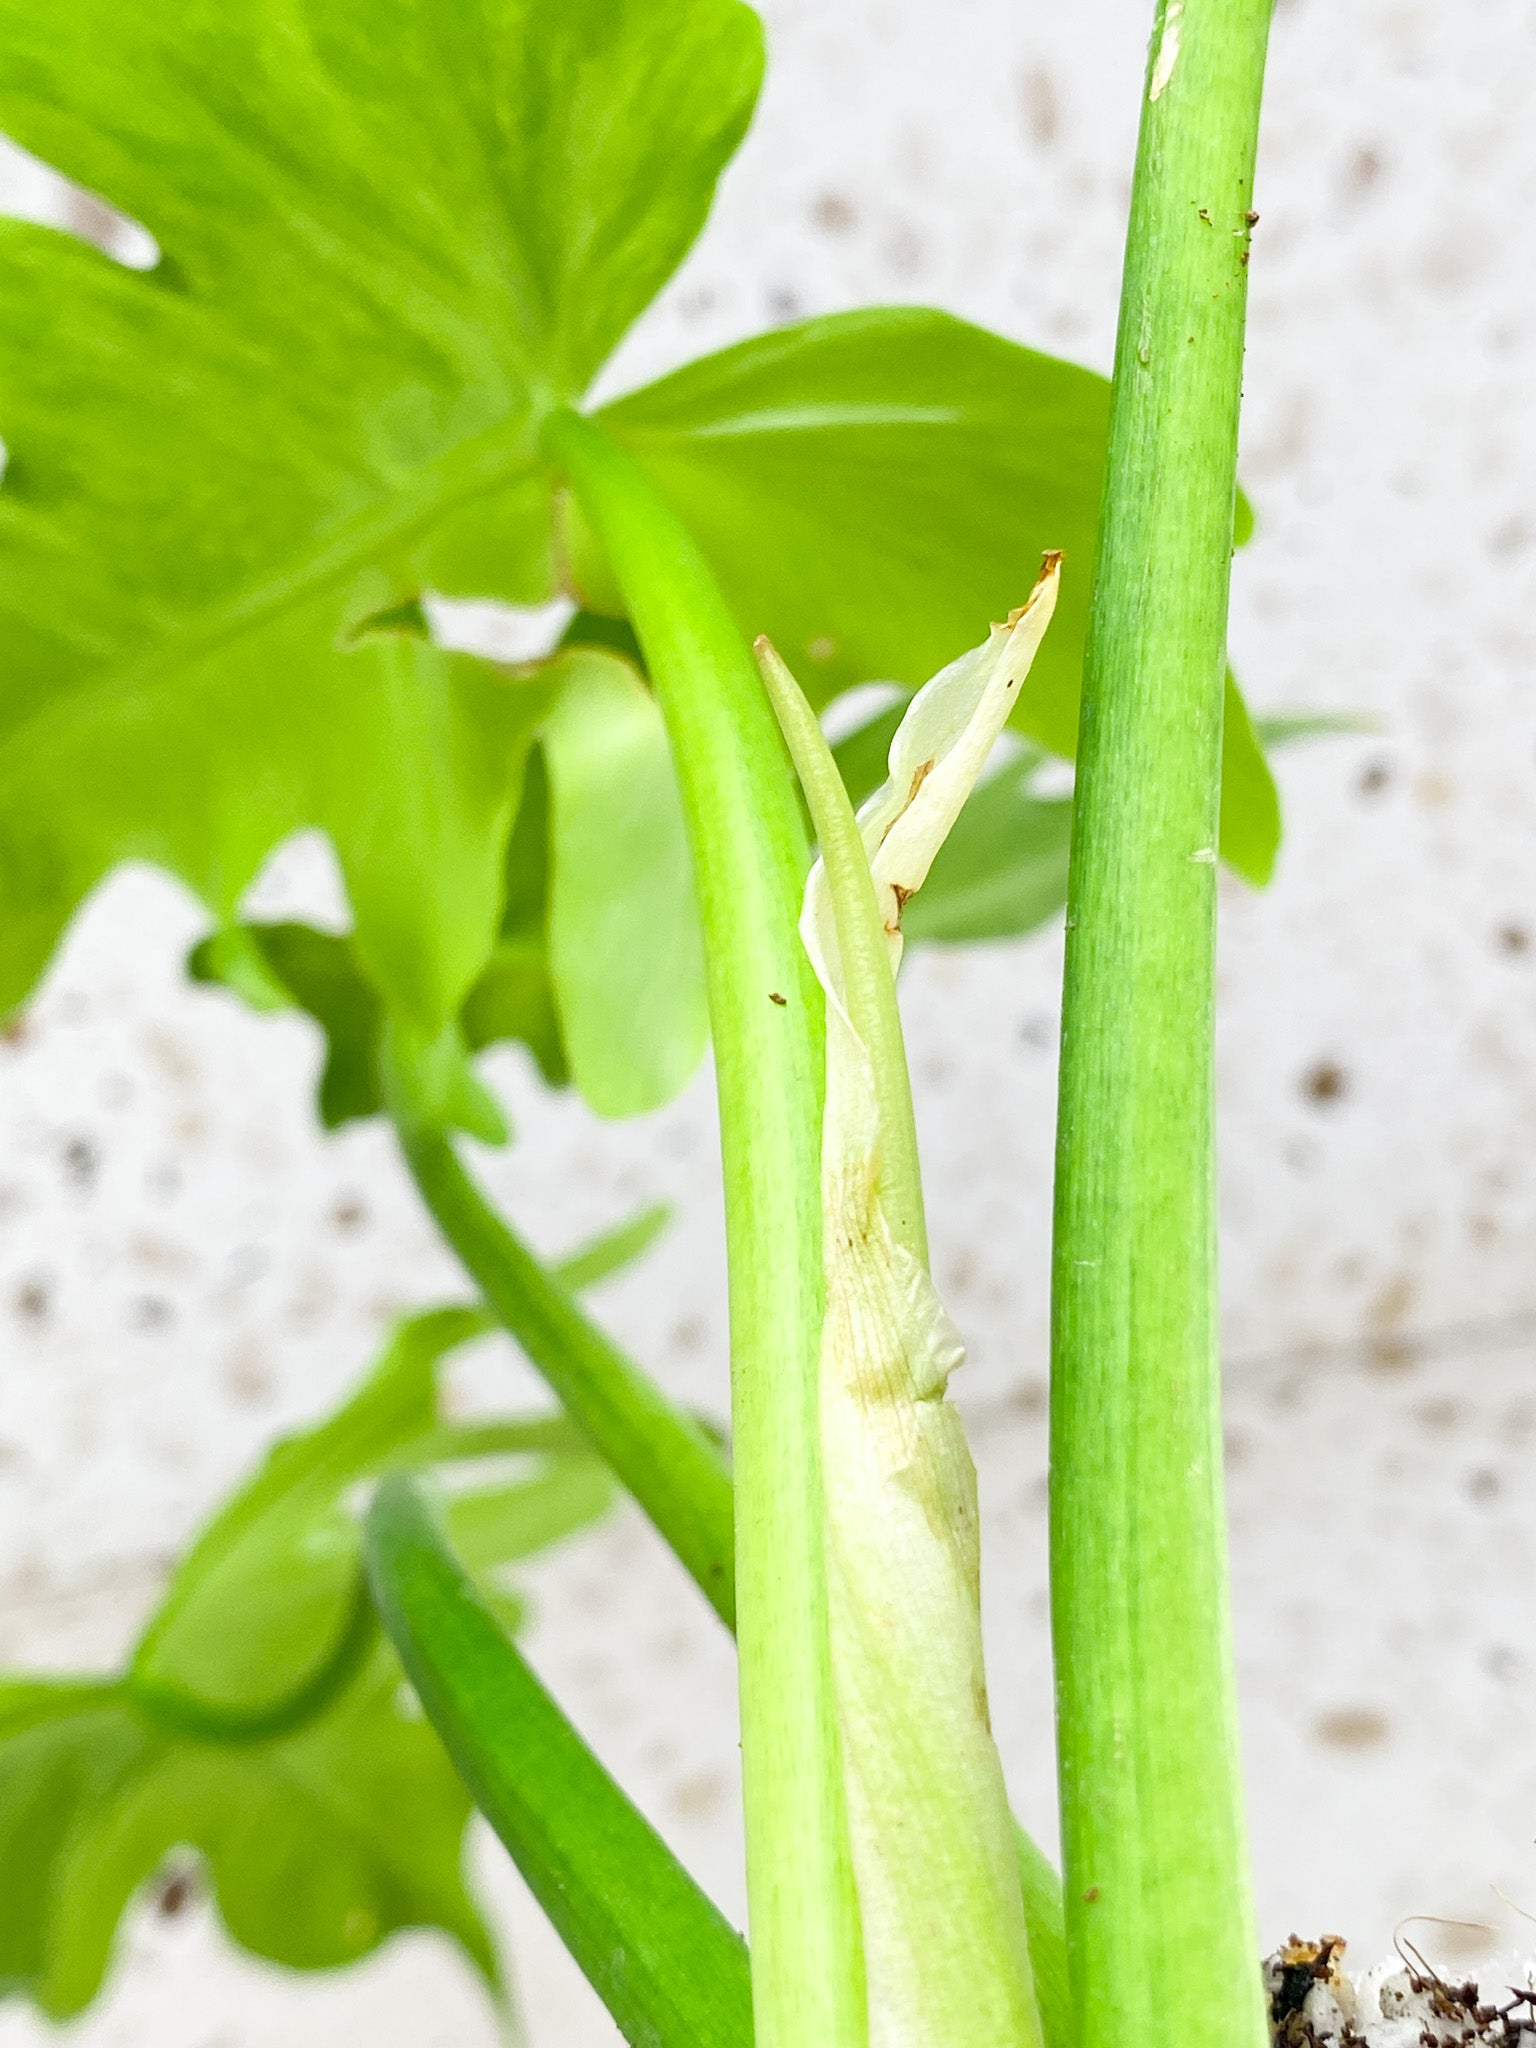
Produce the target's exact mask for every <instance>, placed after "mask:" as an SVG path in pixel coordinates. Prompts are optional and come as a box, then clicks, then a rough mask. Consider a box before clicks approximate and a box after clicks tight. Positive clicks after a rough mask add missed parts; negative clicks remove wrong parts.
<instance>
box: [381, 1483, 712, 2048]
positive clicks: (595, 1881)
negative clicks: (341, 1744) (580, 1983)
mask: <svg viewBox="0 0 1536 2048" xmlns="http://www.w3.org/2000/svg"><path fill="white" fill-rule="evenodd" d="M365 1541H366V1550H367V1558H368V1570H369V1574H370V1576H371V1578H372V1581H373V1586H374V1593H375V1597H376V1599H377V1601H378V1606H379V1612H380V1614H381V1616H382V1617H383V1620H384V1625H385V1627H386V1628H387V1629H388V1631H389V1634H390V1638H391V1640H392V1641H393V1643H394V1645H395V1648H396V1650H397V1651H398V1652H399V1655H400V1661H401V1662H402V1664H403V1665H404V1666H405V1669H406V1672H407V1674H408V1676H409V1677H410V1680H411V1683H412V1684H413V1685H414V1686H415V1688H416V1691H417V1694H418V1696H419V1697H420V1700H421V1703H422V1705H423V1707H424V1708H425V1709H426V1712H427V1714H428V1716H429V1717H430V1719H431V1721H432V1725H433V1727H434V1728H435V1729H436V1730H437V1733H438V1735H439V1736H440V1738H441V1739H442V1742H443V1745H444V1747H445V1748H446V1749H447V1751H448V1754H449V1755H450V1756H451V1757H452V1758H453V1761H454V1764H455V1766H456V1767H457V1769H458V1771H459V1774H460V1776H461V1777H462V1778H463V1780H464V1782H465V1784H466V1785H467V1786H468V1788H469V1790H470V1793H471V1795H472V1797H473V1798H474V1801H475V1804H476V1805H477V1806H478V1807H479V1809H480V1811H481V1812H482V1813H483V1814H484V1815H485V1817H486V1818H487V1820H489V1821H490V1823H491V1825H492V1827H494V1828H495V1830H496V1832H497V1834H498V1835H500V1837H501V1839H502V1841H503V1842H504V1843H505V1844H506V1846H507V1849H508V1850H509V1852H510V1853H511V1855H512V1857H513V1858H514V1860H515V1861H516V1863H517V1866H518V1868H519V1870H521V1871H522V1873H523V1876H524V1877H525V1878H526V1880H527V1882H528V1885H529V1888H530V1890H531V1891H532V1892H533V1894H534V1896H535V1898H536V1899H537V1900H538V1902H539V1904H540V1905H541V1906H542V1907H543V1908H544V1911H545V1912H546V1913H547V1914H548V1915H549V1919H550V1921H551V1924H552V1925H553V1926H554V1928H555V1930H556V1931H557V1933H558V1934H559V1935H560V1937H561V1939H562V1940H563V1941H564V1943H565V1945H566V1947H567V1948H568V1949H569V1950H570V1952H571V1954H572V1956H573V1957H574V1958H575V1960H576V1962H577V1963H578V1964H579V1965H580V1967H581V1969H582V1970H583V1971H584V1973H585V1974H586V1976H587V1977H588V1979H589V1980H590V1981H591V1983H592V1985H593V1987H594V1989H595V1990H596V1991H597V1993H598V1995H599V1996H600V1997H601V1998H602V2000H603V2002H604V2004H605V2005H606V2006H607V2007H608V2010H609V2011H610V2012H611V2013H612V2015H613V2017H614V2019H615V2021H616V2022H617V2024H618V2026H619V2028H620V2029H621V2031H622V2032H623V2035H624V2038H625V2039H626V2040H627V2041H630V2042H633V2043H636V2044H637V2048H653V2044H657V2048H659V2044H662V2043H665V2044H666V2048H751V2040H752V2002H751V1984H750V1977H749V1971H748V1964H747V1952H746V1949H745V1947H744V1945H743V1943H742V1941H741V1938H740V1936H739V1935H737V1934H736V1933H735V1931H734V1930H733V1929H732V1928H731V1927H730V1926H729V1925H728V1924H727V1922H726V1921H725V1920H724V1919H723V1918H722V1917H721V1915H720V1913H719V1912H718V1911H717V1910H716V1908H715V1907H714V1906H713V1905H712V1904H711V1903H710V1901H709V1899H708V1898H707V1897H706V1896H705V1895H704V1893H703V1892H702V1891H700V1889H699V1887H698V1886H697V1885H696V1884H695V1883H694V1881H693V1879H692V1878H691V1877H689V1875H688V1873H687V1871H686V1870H684V1869H683V1867H682V1865H681V1864H680V1863H679V1862H678V1860H677V1858H676V1857H675V1856H674V1855H673V1854H672V1852H671V1850H670V1849H668V1847H667V1845H666V1843H665V1842H663V1841H662V1839H661V1837H660V1836H659V1835H658V1834H657V1833H656V1831H655V1829H654V1828H652V1827H651V1826H650V1824H649V1823H648V1822H647V1821H646V1820H645V1819H644V1817H643V1816H642V1815H641V1814H640V1813H639V1812H638V1811H637V1810H636V1808H635V1807H634V1806H633V1805H632V1804H631V1802H630V1801H629V1800H628V1799H627V1798H626V1797H625V1795H624V1793H623V1792H622V1791H621V1790H620V1788H619V1787H618V1786H617V1785H616V1784H615V1783H614V1781H613V1779H612V1778H610V1777H609V1775H608V1773H607V1772H606V1771H605V1770H604V1769H603V1767H602V1765H601V1764H600V1763H599V1762H598V1760H597V1758H596V1757H595V1756H594V1755H593V1754H592V1752H591V1750H589V1749H588V1748H587V1746H586V1744H585V1743H584V1742H583V1741H582V1739H581V1737H580V1736H579V1735H578V1734H577V1732H576V1730H575V1729H574V1728H573V1727H572V1726H571V1724H570V1722H569V1721H568V1720H567V1719H566V1718H565V1715H564V1714H563V1713H562V1712H561V1711H560V1708H559V1707H558V1706H557V1705H556V1704H555V1702H554V1700H552V1699H551V1698H550V1696H549V1694H548V1693H547V1692H546V1691H545V1690H544V1688H543V1686H542V1685H541V1684H540V1683H539V1681H538V1679H537V1678H536V1677H535V1676H534V1673H533V1672H532V1670H531V1669H530V1668H529V1666H528V1664H527V1662H526V1661H525V1659H524V1658H523V1656H522V1654H521V1653H520V1652H519V1650H518V1648H517V1645H516V1644H515V1643H513V1642H512V1641H511V1640H510V1638H509V1637H508V1635H507V1632H506V1630H505V1629H504V1628H503V1627H502V1625H501V1621H500V1619H499V1617H498V1616H497V1615H496V1614H495V1613H494V1612H493V1611H492V1610H491V1609H490V1608H489V1607H488V1606H487V1604H486V1602H485V1601H484V1600H483V1599H482V1598H481V1596H480V1594H479V1592H478V1591H477V1590H476V1587H475V1585H474V1583H473V1581H472V1580H471V1579H470V1577H469V1575H468V1573H467V1572H466V1571H465V1570H464V1567H463V1565H462V1563H461V1562H460V1560H459V1558H458V1557H457V1556H456V1555H455V1553H454V1551H453V1549H452V1547H451V1546H450V1544H449V1542H448V1540H447V1538H446V1536H445V1534H444V1531H443V1528H442V1526H441V1524H440V1522H439V1521H438V1519H437V1518H436V1517H435V1516H434V1515H433V1513H432V1512H431V1509H430V1508H429V1506H428V1505H427V1502H426V1500H425V1498H424V1497H423V1495H422V1493H421V1490H420V1489H419V1487H418V1486H417V1485H415V1484H414V1483H413V1482H412V1481H411V1480H409V1479H406V1478H395V1479H390V1480H386V1481H385V1483H384V1485H383V1486H382V1487H381V1488H380V1489H379V1493H378V1496H377V1498H376V1499H375V1501H374V1504H373V1507H372V1510H371V1511H370V1513H369V1516H368V1524H367V1532H366V1538H365Z"/></svg>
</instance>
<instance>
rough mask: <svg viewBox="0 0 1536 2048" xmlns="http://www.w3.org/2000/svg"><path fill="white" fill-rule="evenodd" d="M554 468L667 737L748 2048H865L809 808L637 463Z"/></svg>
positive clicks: (565, 429)
mask: <svg viewBox="0 0 1536 2048" xmlns="http://www.w3.org/2000/svg"><path fill="white" fill-rule="evenodd" d="M546 441H547V445H548V447H549V450H550V453H551V455H552V456H553V458H554V459H555V460H556V461H557V462H558V463H559V464H560V466H561V468H562V469H563V471H564V473H565V475H566V477H567V479H568V481H569V483H570V486H571V488H572V491H573V492H574V495H575V498H576V500H577V503H578V505H579V506H580V509H581V511H582V513H583V514H584V516H585V517H586V519H587V520H588V521H589V523H590V524H591V526H592V527H593V528H594V529H595V531H596V533H597V534H598V536H599V538H600V540H601V542H602V544H603V546H604V548H605V550H606V552H607V555H608V559H609V561H610V563H611V564H612V567H613V570H614V573H615V576H616V577H617V580H618V585H619V588H620V589H621V590H622V592H623V593H624V597H625V601H626V604H627V606H628V609H629V614H630V619H631V623H632V624H633V626H634V629H635V633H636V635H637V637H638V639H639V642H640V645H641V648H642V649H643V651H644V654H645V659H646V664H647V666H648V668H649V670H650V673H651V676H652V679H653V682H654V685H655V689H656V695H657V699H658V701H659V703H660V705H661V709H662V714H663V716H664V718H665V720H666V724H667V731H668V736H669V738H670V741H671V745H672V752H673V758H674V760H675V761H676V764H677V771H678V780H679V787H680V790H681V794H682V801H683V810H684V816H685V818H686V820H687V824H688V834H689V842H690V846H691V849H692V854H693V866H694V875H695V880H696V884H697V889H698V896H699V907H700V914H701V917H702V921H703V929H704V939H705V953H706V960H707V965H708V976H709V1005H710V1022H711V1030H712V1035H713V1042H714V1054H715V1068H716V1078H717V1083H718V1088H719V1100H720V1142H721V1153H722V1165H723V1175H724V1184H725V1207H726V1238H727V1246H728V1251H729V1258H730V1306H731V1405H732V1415H733V1436H734V1446H735V1471H736V1543H737V1564H736V1591H737V1607H738V1640H739V1644H740V1671H741V1677H740V1699H741V1739H742V1775H743V1795H744V1801H745V1810H746V1835H747V1897H748V1907H749V1912H750V1919H751V1935H752V1962H753V1972H752V1974H753V2006H754V2012H755V2016H756V2025H757V2041H758V2048H808V2044H810V2043H813V2042H814V2043H815V2044H816V2048H864V2044H865V2042H866V2035H867V2025H866V2019H865V2008H864V1978H863V1963H862V1956H861V1951H860V1943H859V1928H858V1911H857V1902H856V1899H855V1895H854V1886H853V1875H852V1865H851V1859H850V1854H849V1846H848V1828H847V1816H846V1811H845V1808H844V1802H843V1789H842V1775H841V1767H840V1759H839V1755H838V1739H837V1723H836V1718H835V1712H834V1704H833V1693H832V1673H831V1654H830V1642H829V1636H828V1625H827V1583H826V1558H825V1542H824V1537H825V1531H824V1516H823V1507H822V1499H821V1484H820V1459H819V1453H818V1426H817V1358H818V1352H819V1348H820V1335H821V1319H822V1283H821V1200H820V1184H819V1183H820V1168H819V1161H820V1123H821V1072H822V1040H823V1025H822V1010H821V998H820V993H819V991H818V989H817V987H816V983H815V979H814V977H813V975H812V973H811V970H810V965H809V962H808V961H807V959H806V956H805V953H804V951H803V949H802V947H801V944H800V940H799V935H798V932H797V930H796V923H797V919H798V916H799V910H800V898H801V892H802V889H803V886H804V881H805V874H806V869H807V867H808V866H809V848H808V846H807V843H806V838H805V828H804V821H803V818H802V815H801V811H800V804H799V798H798V795H797V793H796V790H795V786H794V780H793V777H792V775H791V773H790V767H789V762H788V759H787V757H786V755H785V751H784V746H783V742H782V740H781V739H780V736H779V733H778V730H777V728H776V726H775V724H774V720H773V714H772V712H771V711H770V709H769V706H768V701H767V699H766V697H765V696H764V694H763V691H762V687H761V685H760V683H759V681H758V677H757V674H756V671H755V670H754V668H753V665H752V660H751V657H750V655H749V653H748V651H747V648H746V646H745V644H744V642H743V640H742V637H741V634H740V632H739V630H738V628H737V625H736V622H735V620H734V619H733V618H732V616H731V613H730V610H729V608H728V606H727V605H726V603H725V600H724V598H723V596H722V595H721V593H720V590H719V587H718V585H717V583H716V582H715V579H714V576H713V574H712V573H711V571H710V569H709V566H708V564H707V563H706V562H705V560H704V559H703V557H702V556H701V554H700V553H699V551H698V549H697V547H696V546H695V545H694V543H693V541H692V539H691V537H690V536H689V535H688V533H687V532H686V531H685V530H684V528H683V527H682V525H681V524H680V523H679V521H678V520H677V518H676V517H675V515H674V514H673V513H672V512H671V511H670V509H669V508H668V507H667V506H666V505H665V504H663V503H662V502H661V500H660V499H659V498H658V497H657V496H656V495H655V493H654V492H653V490H652V489H651V487H650V485H649V484H648V483H647V482H646V481H645V479H644V477H643V476H642V475H641V474H640V473H639V471H638V470H636V469H635V467H634V465H633V464H632V463H631V462H630V461H629V459H628V457H627V456H625V455H624V454H622V453H621V452H620V450H619V449H618V448H616V447H615V446H614V445H613V443H611V442H610V441H608V440H607V438H606V437H605V436H604V435H603V434H602V432H601V431H600V430H599V429H598V428H596V427H594V426H593V425H592V424H591V423H590V422H588V421H585V420H582V419H580V418H578V417H577V416H576V415H575V414H573V413H568V412H567V413H559V414H557V415H556V416H555V417H554V418H553V419H552V420H551V422H550V423H549V425H548V427H547V429H546Z"/></svg>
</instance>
